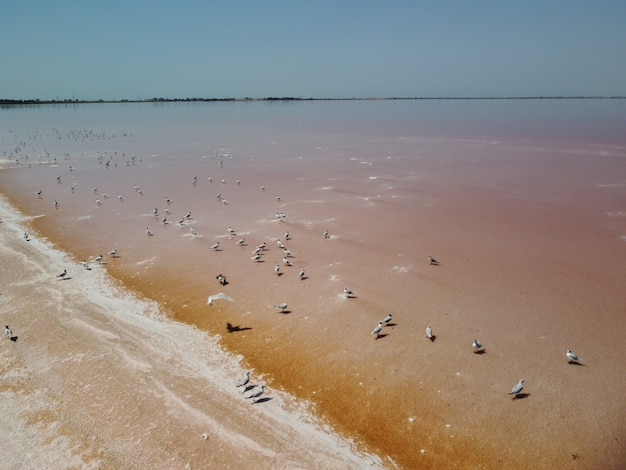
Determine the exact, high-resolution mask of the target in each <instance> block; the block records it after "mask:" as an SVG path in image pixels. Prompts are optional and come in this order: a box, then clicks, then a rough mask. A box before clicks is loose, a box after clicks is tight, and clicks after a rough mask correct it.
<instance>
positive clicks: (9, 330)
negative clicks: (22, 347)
mask: <svg viewBox="0 0 626 470" xmlns="http://www.w3.org/2000/svg"><path fill="white" fill-rule="evenodd" d="M4 334H5V335H7V338H9V339H11V338H13V332H12V331H11V328H9V325H7V326H5V327H4Z"/></svg>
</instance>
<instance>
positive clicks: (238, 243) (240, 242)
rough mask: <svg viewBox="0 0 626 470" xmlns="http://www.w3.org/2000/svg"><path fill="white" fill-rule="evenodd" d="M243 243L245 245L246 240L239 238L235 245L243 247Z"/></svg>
mask: <svg viewBox="0 0 626 470" xmlns="http://www.w3.org/2000/svg"><path fill="white" fill-rule="evenodd" d="M244 243H246V239H245V238H241V239H239V240H237V245H243V244H244Z"/></svg>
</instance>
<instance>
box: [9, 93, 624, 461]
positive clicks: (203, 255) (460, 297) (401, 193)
mask: <svg viewBox="0 0 626 470" xmlns="http://www.w3.org/2000/svg"><path fill="white" fill-rule="evenodd" d="M625 115H626V113H625V103H624V101H623V100H612V101H604V100H601V101H589V100H583V101H580V100H575V101H569V100H558V101H552V100H550V101H543V100H542V101H486V102H483V101H473V100H472V101H427V102H426V101H371V102H369V101H368V102H352V101H349V102H296V103H194V104H187V103H185V104H164V105H160V104H123V105H122V104H119V105H83V106H41V107H33V108H28V107H20V108H12V109H6V108H4V109H3V110H2V111H1V112H0V117H1V118H2V120H3V121H4V122H5V126H4V127H3V128H5V129H11V130H10V131H7V132H4V133H3V134H2V136H1V138H2V141H1V143H2V147H1V148H0V150H1V151H2V152H3V155H4V156H6V157H7V160H8V161H7V162H6V163H5V164H4V167H5V170H4V171H2V172H0V189H1V190H2V191H3V192H4V193H5V194H7V195H8V196H9V197H10V199H11V201H12V202H13V203H14V204H16V205H18V206H19V207H20V208H22V209H23V210H24V211H25V212H27V213H28V214H32V215H35V216H40V215H42V216H43V217H38V218H36V219H35V220H34V221H33V227H34V228H36V229H37V230H39V231H41V232H42V233H43V234H45V235H46V236H48V237H49V238H50V239H51V240H53V241H54V242H55V243H57V244H59V245H60V246H61V247H63V248H64V249H66V250H68V251H69V252H71V253H73V254H74V256H75V257H76V265H75V266H71V267H68V269H71V270H79V269H82V268H81V267H80V265H79V264H78V261H80V260H82V259H85V260H89V261H90V262H92V263H93V261H92V260H93V259H94V258H95V256H97V255H99V254H102V255H105V261H106V264H105V265H103V266H101V267H103V268H106V269H107V270H108V271H109V272H110V273H111V274H113V275H114V276H116V277H117V278H119V279H121V280H123V281H124V283H125V284H126V285H128V286H129V287H131V288H133V289H137V290H138V291H140V292H141V293H143V294H144V295H146V296H148V297H150V298H152V299H154V300H156V301H158V302H159V303H160V304H161V306H162V307H163V308H164V309H165V311H167V312H168V313H169V314H170V315H171V316H172V317H173V318H176V319H178V320H182V321H185V322H188V323H191V324H194V325H196V326H198V327H200V328H202V329H206V330H207V331H209V332H211V333H212V334H215V335H221V338H220V343H221V344H222V345H223V346H224V347H226V348H227V349H228V350H230V351H233V352H238V353H242V354H243V356H244V357H245V361H246V362H247V363H248V364H250V365H251V366H253V367H255V368H257V369H258V370H262V371H264V372H266V373H267V374H268V375H269V376H271V377H272V378H273V380H274V381H275V382H276V383H277V384H279V385H281V386H283V387H285V389H286V390H288V391H291V392H293V393H295V394H297V395H299V396H301V397H303V398H307V399H310V400H313V401H314V402H315V403H316V405H317V407H318V410H319V411H320V412H321V413H323V414H324V415H325V416H328V417H330V418H331V419H332V421H333V422H334V423H336V424H337V426H338V428H339V429H340V430H341V431H342V432H344V433H345V434H346V435H348V436H354V437H356V438H357V440H360V441H361V442H364V443H365V444H367V445H369V446H370V448H372V449H374V450H375V451H377V452H379V453H380V454H381V455H390V456H392V457H393V458H394V460H396V461H397V462H399V463H400V464H401V465H405V466H412V465H417V464H425V465H428V464H429V463H430V465H438V464H442V463H443V462H449V463H452V462H455V461H457V459H458V460H459V461H461V460H463V459H468V458H469V461H471V462H474V463H476V465H479V466H480V465H483V466H485V467H490V465H487V464H485V458H486V456H487V455H491V456H493V455H497V456H498V458H499V459H500V460H501V461H502V462H509V463H511V464H512V465H513V466H515V465H516V464H517V463H519V462H521V461H522V460H521V459H522V457H520V454H518V453H517V451H518V450H519V449H518V446H519V447H522V448H523V447H524V446H528V445H529V443H533V444H534V445H536V446H537V447H538V451H537V452H538V455H539V456H540V457H541V458H539V456H537V457H534V459H535V460H534V461H535V462H541V461H544V462H551V463H553V464H556V465H560V466H562V465H564V464H565V460H561V459H564V458H565V457H563V456H566V455H570V454H571V453H576V452H578V453H581V454H584V453H587V455H588V458H589V459H592V460H593V461H594V462H600V461H601V458H600V457H599V456H598V455H595V454H594V452H596V451H593V450H592V449H593V448H594V446H595V448H602V449H603V451H604V452H605V454H606V455H608V456H609V457H606V456H605V457H602V458H605V459H608V460H603V461H602V462H604V463H607V462H608V463H609V464H610V463H611V462H612V460H610V458H615V456H616V455H618V454H619V452H620V450H619V449H617V450H616V449H615V448H612V447H611V445H613V446H614V445H615V444H606V443H605V444H603V445H600V444H599V443H598V442H597V441H593V440H592V442H594V445H593V446H592V445H591V444H589V443H584V442H582V440H581V439H580V436H579V435H578V434H576V432H575V431H571V433H572V434H567V433H566V435H565V436H563V441H564V442H565V443H566V444H564V443H563V442H559V443H556V444H555V443H554V442H552V441H548V440H545V441H542V440H541V439H538V438H537V436H543V435H545V431H542V429H550V428H551V427H554V426H557V425H558V426H561V425H563V424H568V425H575V426H577V428H578V429H580V428H583V429H588V430H589V432H590V433H592V434H593V432H595V431H594V429H593V424H592V423H593V421H594V419H595V415H594V414H593V413H591V412H590V411H583V410H585V405H584V403H585V398H584V396H586V395H585V393H587V392H589V393H591V392H590V391H591V390H595V389H594V388H593V386H592V383H593V382H595V383H596V384H597V383H598V382H600V383H604V384H605V386H606V390H604V391H601V392H600V391H597V390H595V391H594V392H593V399H591V398H590V399H591V400H592V402H593V403H594V412H597V413H600V414H602V415H605V414H607V415H610V414H611V413H613V414H614V416H615V417H616V418H619V417H622V418H623V417H624V414H625V410H624V407H623V405H619V404H618V401H617V400H619V398H618V395H615V396H614V395H612V394H611V392H610V390H614V389H617V390H619V388H620V386H623V385H624V383H623V381H624V379H623V378H621V377H620V376H619V375H615V371H616V370H619V367H620V361H619V360H618V359H617V358H618V357H620V356H619V355H615V354H614V351H615V348H618V349H619V348H623V345H622V341H621V338H620V335H619V333H618V332H620V331H623V327H624V326H625V325H624V321H625V320H624V317H623V305H625V304H626V303H625V301H626V298H625V294H624V293H623V289H622V288H621V284H622V282H623V281H622V280H623V279H624V277H625V276H624V274H625V273H624V270H625V268H624V266H626V263H625V261H626V255H625V253H626V250H625V248H624V247H625V245H624V240H625V237H626V229H625V226H624V218H623V217H621V216H620V215H619V214H622V213H623V212H624V210H625V207H624V201H625V197H624V196H625V195H626V177H625V176H624V172H623V169H624V158H625V151H624V150H625V148H626V141H625V140H624V137H623V136H624V135H626V132H624V129H623V123H624V122H626V121H625V120H624V119H623V118H624V117H625ZM620 127H621V128H620ZM220 155H221V156H220ZM107 162H109V164H108V165H107ZM220 162H221V165H220ZM59 176H60V177H61V179H60V182H58V181H57V177H59ZM194 176H195V177H197V180H196V181H195V182H194ZM222 180H223V181H222ZM237 180H239V181H240V184H238V183H237ZM72 186H74V190H72V189H71V188H72ZM261 186H264V187H265V189H262V188H261ZM135 187H137V188H140V190H141V192H140V191H138V190H137V189H136V188H135ZM94 188H97V190H94ZM39 190H41V191H42V195H41V197H37V195H36V194H35V193H36V192H37V191H39ZM105 194H106V195H108V197H107V196H105ZM218 194H219V195H220V197H219V198H218V197H217V195H218ZM118 196H122V197H123V200H120V199H119V198H118ZM277 196H278V197H279V199H278V198H277ZM166 198H168V199H169V200H170V202H169V203H168V202H167V200H166ZM55 200H56V201H57V202H58V204H59V205H58V208H55V207H54V205H53V201H55ZM98 201H100V202H99V203H98ZM224 201H227V202H224ZM155 209H157V212H158V215H157V216H155V215H154V214H153V213H154V210H155ZM166 209H167V210H169V213H166ZM188 212H191V216H190V217H189V218H187V217H185V215H186V214H187V213H188ZM277 212H282V213H285V214H286V215H287V218H286V220H285V221H280V220H278V219H277V218H276V213H277ZM163 217H167V221H168V222H169V223H167V224H163V223H162V222H161V219H162V218H163ZM181 218H182V219H183V223H182V224H178V221H179V220H180V219H181ZM229 226H230V227H232V228H233V229H234V230H235V232H236V234H229V232H228V231H227V228H228V227H229ZM146 228H148V229H149V230H150V231H151V232H152V233H153V236H148V235H146V231H145V229H146ZM192 228H193V230H194V231H195V233H196V235H193V234H192V232H191V229H192ZM287 230H288V231H289V232H290V239H289V240H285V239H284V232H285V231H287ZM324 231H328V232H329V235H330V238H328V239H325V238H323V237H322V233H323V232H324ZM241 237H243V238H245V239H246V244H245V245H244V246H238V245H236V243H235V242H236V241H237V240H238V239H239V238H241ZM277 239H282V242H283V243H284V244H285V245H286V246H287V247H288V248H289V249H290V250H291V251H292V253H293V256H292V257H291V258H290V260H291V263H292V264H293V266H285V265H284V264H283V262H282V258H283V256H284V254H283V252H282V250H279V248H278V246H277V243H276V240H277ZM217 241H219V243H220V247H219V250H211V249H210V247H211V245H213V244H214V243H215V242H217ZM261 242H266V243H267V249H266V250H265V251H264V252H263V253H264V254H263V257H262V262H260V263H255V262H253V261H252V260H251V259H250V258H251V256H252V253H251V252H252V250H253V249H254V248H255V247H256V246H257V245H258V244H260V243H261ZM114 248H115V249H117V250H118V253H119V257H117V258H110V257H107V256H106V252H108V251H109V250H111V249H114ZM590 253H591V254H592V256H591V258H592V259H590V257H589V254H590ZM428 255H433V256H435V258H437V259H438V260H439V261H440V262H441V265H440V266H438V267H434V266H429V265H428V262H427V260H426V258H427V256H428ZM595 259H601V260H603V261H602V263H594V262H592V260H595ZM276 264H278V265H279V266H280V271H281V273H282V275H280V276H278V275H276V274H274V266H275V265H276ZM302 268H304V269H305V272H306V277H307V278H306V279H304V280H300V279H299V278H298V276H297V273H298V271H299V270H300V269H302ZM219 273H223V274H225V275H226V276H227V279H228V280H229V284H228V285H226V286H223V287H222V286H220V285H219V284H218V282H217V280H216V279H215V276H216V275H217V274H219ZM346 286H348V287H350V288H352V289H353V290H354V291H355V293H356V297H355V298H353V299H345V298H342V296H341V295H340V294H341V291H342V289H343V288H344V287H346ZM219 291H224V292H226V293H228V294H229V295H230V296H231V297H233V298H234V299H235V301H234V302H233V303H232V304H231V303H226V302H220V301H218V302H217V303H216V305H214V306H212V307H211V306H207V305H206V299H207V296H208V295H210V294H214V293H217V292H219ZM281 302H287V303H288V304H289V308H288V312H289V313H287V314H284V315H282V314H280V313H278V311H277V310H276V309H275V308H274V305H276V304H278V303H281ZM390 312H392V313H393V314H394V323H393V325H392V326H388V327H386V328H385V329H384V332H385V335H383V337H382V338H380V339H378V340H375V339H374V338H373V336H372V335H370V332H371V330H372V329H373V327H374V326H375V325H376V323H377V322H378V321H379V320H380V319H382V318H383V317H384V316H385V315H387V314H388V313H390ZM396 319H397V320H396ZM228 324H230V329H229V328H227V325H228ZM427 324H431V325H432V326H433V329H434V330H435V333H436V335H437V340H436V341H435V342H434V343H432V344H430V343H429V342H427V341H426V340H425V339H424V328H425V326H426V325H427ZM233 326H234V327H235V328H234V329H233ZM476 336H479V337H480V338H479V339H481V340H482V341H483V342H485V343H486V344H487V345H488V346H487V351H488V353H487V354H484V355H481V356H480V357H479V358H478V357H476V356H475V355H472V354H471V342H472V340H473V339H474V337H476ZM570 347H571V348H574V349H576V350H577V351H578V352H579V353H580V354H581V355H582V356H583V357H586V358H587V359H588V358H589V357H592V358H593V359H595V361H594V362H596V363H597V366H594V367H593V368H591V367H589V368H587V369H585V371H584V373H585V374H587V375H588V376H587V377H585V378H584V380H585V381H587V382H585V383H586V385H585V383H583V385H581V384H579V383H578V381H579V380H580V377H569V376H568V375H566V376H563V375H562V374H563V371H562V365H563V364H562V363H563V357H564V351H565V350H566V349H568V348H570ZM579 349H582V351H585V353H583V352H582V351H579ZM468 351H470V354H469V355H468V354H467V352H468ZM612 353H613V354H612ZM551 355H554V356H555V357H554V360H553V359H550V360H548V361H547V363H546V357H548V356H551ZM476 359H479V360H482V363H480V362H477V361H476ZM416 361H418V362H419V366H417V365H416ZM468 361H469V362H468ZM390 364H393V366H392V367H390V366H389V365H390ZM600 364H601V365H600ZM566 365H567V364H566ZM566 372H567V374H569V373H571V372H572V371H571V368H570V369H568V370H566ZM424 374H426V375H424ZM560 374H561V375H560ZM520 375H524V376H525V377H526V380H527V384H528V385H527V387H528V388H531V387H532V386H533V385H532V384H533V382H534V387H535V390H536V392H532V397H533V398H534V400H533V401H536V402H537V405H535V406H534V411H533V413H537V416H543V418H541V419H540V420H539V423H540V424H539V425H538V424H535V423H533V422H531V421H530V417H532V416H534V415H533V413H530V412H529V410H528V409H526V410H525V411H523V412H522V413H523V416H524V417H527V418H528V419H529V421H528V422H526V421H525V422H524V425H523V426H522V430H521V431H520V432H519V433H518V436H519V439H518V440H519V442H518V443H517V444H516V445H514V446H513V447H511V448H507V450H500V451H498V450H497V449H498V448H499V447H501V446H500V444H501V439H502V435H505V434H506V433H505V430H506V426H507V424H506V423H507V421H506V419H504V418H503V417H504V416H506V414H507V413H509V410H508V408H509V407H508V405H509V403H508V400H506V399H505V402H506V403H505V404H504V407H502V408H501V405H502V400H501V397H500V391H503V393H504V394H505V395H506V392H507V391H508V389H510V386H511V385H512V384H514V383H516V382H517V381H518V380H519V378H520V377H519V376H520ZM579 375H581V374H579ZM425 377H428V379H427V380H425ZM567 380H572V381H576V382H574V383H576V387H579V388H580V389H581V392H580V393H581V394H582V396H580V397H574V398H571V399H570V402H567V403H565V404H564V405H563V406H565V407H568V406H572V407H574V408H575V409H576V410H577V416H576V417H569V418H567V419H566V418H562V417H560V416H556V415H555V416H551V415H550V413H546V411H545V409H544V410H543V412H541V409H542V407H543V406H546V407H547V406H549V405H550V403H551V402H552V403H553V400H554V399H555V398H556V397H555V387H556V388H558V387H557V385H556V384H559V385H558V386H559V387H561V386H563V383H564V382H563V381H567ZM555 382H556V383H555ZM572 386H573V385H572ZM364 390H366V391H364ZM480 395H484V397H483V399H481V400H478V401H477V400H476V399H475V398H474V397H476V396H480ZM388 396H394V397H397V399H396V406H394V407H393V409H391V410H384V411H383V409H384V408H386V403H387V401H388V398H387V397H388ZM600 401H601V402H602V403H604V404H603V405H602V406H601V407H599V406H596V404H597V403H598V402H600ZM527 402H528V401H524V400H522V403H527ZM520 404H521V403H518V405H520ZM579 408H580V409H579ZM438 410H439V411H438ZM441 410H445V411H441ZM485 413H487V414H489V413H491V418H489V419H488V422H489V424H490V426H489V427H488V428H487V429H484V428H483V429H480V430H476V429H473V428H472V420H477V419H483V420H484V419H485V417H484V415H485ZM416 417H418V418H416ZM518 419H522V418H521V416H520V417H518ZM562 419H565V421H561V420H562ZM449 421H452V424H451V423H450V422H449ZM447 425H451V426H454V429H455V430H456V431H455V433H454V435H455V437H456V439H455V442H454V443H453V442H451V441H450V436H449V434H450V433H449V432H448V430H449V429H450V428H449V427H446V426H447ZM537 426H539V427H537ZM608 428H609V430H610V431H609V434H611V433H613V434H615V433H616V434H618V435H619V436H618V437H619V438H624V435H623V430H621V431H620V430H619V429H620V428H619V424H618V420H614V419H610V420H609V423H608ZM611 435H612V434H611ZM572 442H574V443H575V445H574V444H572ZM568 446H571V447H576V446H579V447H580V448H581V449H583V450H577V451H576V452H573V451H572V452H569V448H568ZM606 446H608V447H606ZM555 448H556V449H557V450H554V449H555ZM566 448H567V449H568V450H566ZM577 448H578V447H577ZM422 450H424V452H423V453H422V452H421V451H422ZM431 454H432V455H433V456H432V457H431ZM424 456H428V457H426V458H432V459H435V460H423V459H424V458H425V457H424ZM524 458H528V456H525V457H524ZM542 459H543V460H542ZM465 461H467V460H465ZM567 463H568V464H569V462H567Z"/></svg>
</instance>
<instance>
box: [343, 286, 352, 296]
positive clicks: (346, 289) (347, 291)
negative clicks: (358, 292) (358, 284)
mask: <svg viewBox="0 0 626 470" xmlns="http://www.w3.org/2000/svg"><path fill="white" fill-rule="evenodd" d="M343 295H344V297H345V298H346V299H351V298H352V297H354V292H353V291H352V289H348V288H347V287H344V288H343Z"/></svg>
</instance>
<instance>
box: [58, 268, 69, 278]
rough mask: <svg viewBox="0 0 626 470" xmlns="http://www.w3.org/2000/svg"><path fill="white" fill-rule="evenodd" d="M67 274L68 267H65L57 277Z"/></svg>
mask: <svg viewBox="0 0 626 470" xmlns="http://www.w3.org/2000/svg"><path fill="white" fill-rule="evenodd" d="M65 276H67V269H64V270H63V272H61V273H59V274H57V277H65Z"/></svg>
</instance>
